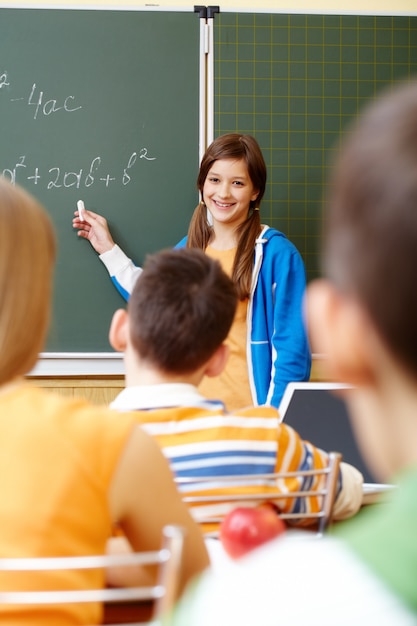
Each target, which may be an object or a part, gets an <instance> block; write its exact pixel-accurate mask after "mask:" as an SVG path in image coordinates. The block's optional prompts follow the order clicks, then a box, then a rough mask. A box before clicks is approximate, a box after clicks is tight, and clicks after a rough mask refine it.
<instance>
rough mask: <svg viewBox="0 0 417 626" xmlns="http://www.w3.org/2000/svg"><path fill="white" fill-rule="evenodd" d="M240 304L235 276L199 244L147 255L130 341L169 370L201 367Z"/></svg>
mask: <svg viewBox="0 0 417 626" xmlns="http://www.w3.org/2000/svg"><path fill="white" fill-rule="evenodd" d="M236 306H237V296H236V291H235V288H234V285H233V283H232V281H231V280H230V278H229V277H228V276H227V274H225V272H224V271H223V270H222V268H221V266H220V264H219V263H218V262H217V261H215V260H213V259H210V258H209V257H208V256H207V255H206V254H204V252H202V251H201V250H197V249H188V248H182V249H174V250H164V251H162V252H159V253H157V254H154V255H151V256H149V257H147V259H146V262H145V265H144V268H143V272H142V273H141V274H140V276H139V278H138V280H137V283H136V285H135V287H134V289H133V292H132V295H131V297H130V299H129V303H128V313H129V318H130V329H131V341H132V344H133V346H134V348H135V350H137V352H138V354H139V355H140V356H141V357H142V358H144V359H147V360H149V361H150V362H151V363H153V364H154V365H156V366H157V367H158V368H159V369H161V370H162V371H164V372H170V373H178V374H183V373H189V372H192V371H194V370H196V369H198V368H199V367H201V366H202V365H203V364H204V363H205V362H206V361H207V360H208V359H209V358H210V357H211V356H212V355H213V354H214V352H215V351H216V349H217V348H218V347H219V346H220V345H221V343H222V342H223V341H224V340H225V338H226V337H227V335H228V333H229V330H230V327H231V325H232V322H233V318H234V315H235V311H236Z"/></svg>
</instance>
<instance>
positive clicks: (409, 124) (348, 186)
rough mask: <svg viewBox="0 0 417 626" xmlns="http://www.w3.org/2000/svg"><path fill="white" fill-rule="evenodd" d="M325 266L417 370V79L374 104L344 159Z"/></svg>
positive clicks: (333, 194) (333, 193) (335, 186)
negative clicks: (364, 308) (361, 304)
mask: <svg viewBox="0 0 417 626" xmlns="http://www.w3.org/2000/svg"><path fill="white" fill-rule="evenodd" d="M327 209H328V220H327V235H326V238H325V254H324V269H325V273H326V274H327V275H328V276H329V277H330V278H331V279H332V280H333V281H334V282H335V284H336V285H337V286H338V287H339V288H340V289H342V290H344V291H347V292H350V293H352V294H354V295H355V296H357V297H358V298H359V300H360V301H361V302H362V303H363V305H364V306H365V307H366V309H367V311H368V313H369V314H370V316H371V318H372V319H373V321H374V324H375V326H376V328H377V329H378V331H379V333H380V335H381V337H382V338H383V340H384V342H385V344H386V345H387V346H388V347H389V348H390V350H391V351H392V353H393V354H394V355H396V357H397V359H399V360H400V361H401V362H402V363H403V364H404V365H405V366H406V367H407V368H408V369H409V370H411V371H412V372H413V374H414V376H417V321H416V320H417V287H416V285H417V82H416V81H412V82H411V83H406V84H402V85H400V86H397V87H396V88H394V89H393V90H392V91H391V90H390V91H389V92H388V93H385V94H384V95H383V96H382V97H380V98H378V99H377V100H376V101H375V102H374V103H372V104H371V105H370V106H369V107H368V108H367V109H366V110H365V112H364V113H363V115H361V116H360V118H359V119H358V120H357V121H356V123H355V124H354V126H353V128H352V129H351V131H350V133H349V135H348V136H347V138H346V140H345V141H344V142H343V143H342V147H341V151H340V154H339V157H338V159H337V162H336V166H335V169H334V173H333V177H332V180H331V187H330V193H329V198H328V207H327Z"/></svg>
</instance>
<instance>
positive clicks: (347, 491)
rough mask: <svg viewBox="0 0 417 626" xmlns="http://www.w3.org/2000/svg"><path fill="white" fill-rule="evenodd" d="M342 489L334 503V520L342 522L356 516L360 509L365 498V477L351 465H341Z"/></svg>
mask: <svg viewBox="0 0 417 626" xmlns="http://www.w3.org/2000/svg"><path fill="white" fill-rule="evenodd" d="M340 471H341V474H342V489H341V491H340V493H339V495H338V497H337V499H336V502H335V503H334V507H333V519H334V520H341V519H346V518H348V517H351V516H352V515H355V513H357V511H358V510H359V509H360V507H361V504H362V498H363V476H362V474H361V473H360V471H359V470H357V469H356V467H353V465H349V463H344V462H343V461H342V463H341V464H340Z"/></svg>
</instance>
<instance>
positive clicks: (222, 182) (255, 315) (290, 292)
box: [73, 133, 311, 410]
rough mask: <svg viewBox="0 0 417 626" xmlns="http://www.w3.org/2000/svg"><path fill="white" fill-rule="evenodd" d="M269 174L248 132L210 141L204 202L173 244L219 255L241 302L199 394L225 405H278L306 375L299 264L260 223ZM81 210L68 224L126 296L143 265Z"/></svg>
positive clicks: (202, 175) (97, 218)
mask: <svg viewBox="0 0 417 626" xmlns="http://www.w3.org/2000/svg"><path fill="white" fill-rule="evenodd" d="M266 177H267V172H266V165H265V161H264V158H263V156H262V152H261V149H260V147H259V145H258V143H257V142H256V140H255V139H254V138H253V137H251V136H250V135H241V134H237V133H230V134H226V135H222V136H220V137H218V138H217V139H215V140H214V141H213V143H212V144H211V145H210V146H209V147H208V148H207V150H206V152H205V154H204V156H203V158H202V161H201V166H200V171H199V175H198V179H197V186H198V189H199V191H200V194H201V198H202V201H201V202H200V204H199V205H198V206H197V208H196V209H195V211H194V214H193V216H192V219H191V222H190V226H189V230H188V235H187V236H186V237H184V239H182V241H180V243H179V244H178V246H177V247H185V246H186V247H191V248H200V249H202V250H204V251H205V252H206V254H208V255H209V256H210V257H212V258H215V259H218V260H219V261H220V263H221V265H222V267H223V269H224V270H225V271H226V272H227V273H228V274H229V275H230V276H231V277H232V279H233V281H234V283H235V285H236V290H237V293H238V297H239V306H238V309H237V312H236V317H235V320H234V322H233V325H232V329H231V331H230V334H229V336H228V338H227V344H228V345H229V348H230V356H229V360H228V363H227V366H226V368H225V370H224V372H223V374H222V375H220V376H218V377H215V378H206V379H204V380H203V382H202V385H201V386H200V391H201V393H202V394H203V395H205V396H207V397H209V398H216V399H220V400H222V401H223V402H224V403H225V404H226V406H227V408H228V409H229V410H235V409H237V408H241V407H244V406H248V405H251V404H254V405H260V404H271V405H273V406H276V407H277V406H278V405H279V402H280V400H281V397H282V394H283V393H284V390H285V387H286V385H287V383H288V382H290V381H297V380H308V378H309V375H310V366H311V354H310V349H309V345H308V340H307V334H306V329H305V325H304V320H303V312H302V301H303V297H304V292H305V287H306V279H305V269H304V264H303V261H302V259H301V256H300V254H299V252H298V250H297V249H296V248H295V246H294V245H293V244H292V243H291V242H290V241H289V240H288V239H287V238H286V237H285V235H284V234H283V233H281V232H279V231H277V230H275V229H274V228H270V227H269V226H266V225H263V224H261V219H260V210H259V209H260V203H261V200H262V197H263V195H264V192H265V186H266ZM84 213H85V219H84V221H81V220H80V219H79V216H78V211H77V212H76V213H75V215H76V217H75V218H74V220H73V226H74V228H77V229H78V235H79V236H81V237H84V238H85V239H88V240H89V241H90V243H91V245H92V246H93V248H94V249H95V250H96V251H97V252H98V253H99V255H100V259H101V261H102V262H103V263H104V264H105V266H106V268H107V270H108V272H109V274H110V276H111V277H112V280H113V282H114V284H115V286H116V287H117V289H118V290H119V291H120V293H121V294H122V296H123V297H124V298H125V299H126V300H127V299H128V298H129V295H130V293H131V291H132V289H133V285H134V283H135V282H136V279H137V277H138V275H139V274H140V272H141V269H140V268H138V267H136V266H135V265H134V264H133V262H132V261H131V260H130V259H128V258H127V257H126V255H125V254H124V253H123V252H122V250H121V249H120V248H119V247H118V246H117V245H116V244H115V243H114V241H113V239H112V237H111V234H110V231H109V228H108V225H107V221H106V219H105V218H104V217H102V216H101V215H98V214H97V213H94V212H92V211H85V212H84ZM202 332H204V329H202Z"/></svg>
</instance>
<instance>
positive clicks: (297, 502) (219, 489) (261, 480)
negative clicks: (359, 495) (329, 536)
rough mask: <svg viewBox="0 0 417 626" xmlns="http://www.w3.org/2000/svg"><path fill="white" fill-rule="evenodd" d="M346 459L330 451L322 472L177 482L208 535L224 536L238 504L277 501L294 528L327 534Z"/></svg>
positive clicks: (276, 503) (195, 478) (277, 505)
mask: <svg viewBox="0 0 417 626" xmlns="http://www.w3.org/2000/svg"><path fill="white" fill-rule="evenodd" d="M341 458H342V455H341V454H340V453H338V452H330V453H329V464H328V466H326V467H323V468H321V469H314V470H304V471H303V470H298V471H295V472H276V473H272V474H253V475H245V476H243V475H241V476H237V475H228V476H204V477H198V478H197V477H193V478H177V479H176V482H177V484H178V487H179V489H180V490H181V491H182V492H183V500H184V502H186V503H187V504H188V505H189V506H190V508H191V512H192V514H193V516H194V518H195V519H196V521H197V522H199V523H200V524H201V525H202V527H203V530H204V532H205V536H213V537H216V536H218V533H219V524H220V523H221V522H222V520H223V519H224V517H225V515H226V514H227V513H228V512H229V511H230V510H232V509H233V508H235V507H238V506H258V505H259V504H262V503H263V502H272V503H273V504H274V505H275V506H276V507H277V509H278V512H279V515H280V517H281V518H282V519H283V520H285V521H286V522H287V523H288V524H289V525H294V526H309V527H313V528H315V529H316V530H317V533H318V534H319V535H322V534H323V532H324V531H325V530H326V528H327V527H328V526H329V524H330V523H331V520H332V514H333V506H334V502H335V499H336V493H337V485H338V480H339V466H340V461H341Z"/></svg>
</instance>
